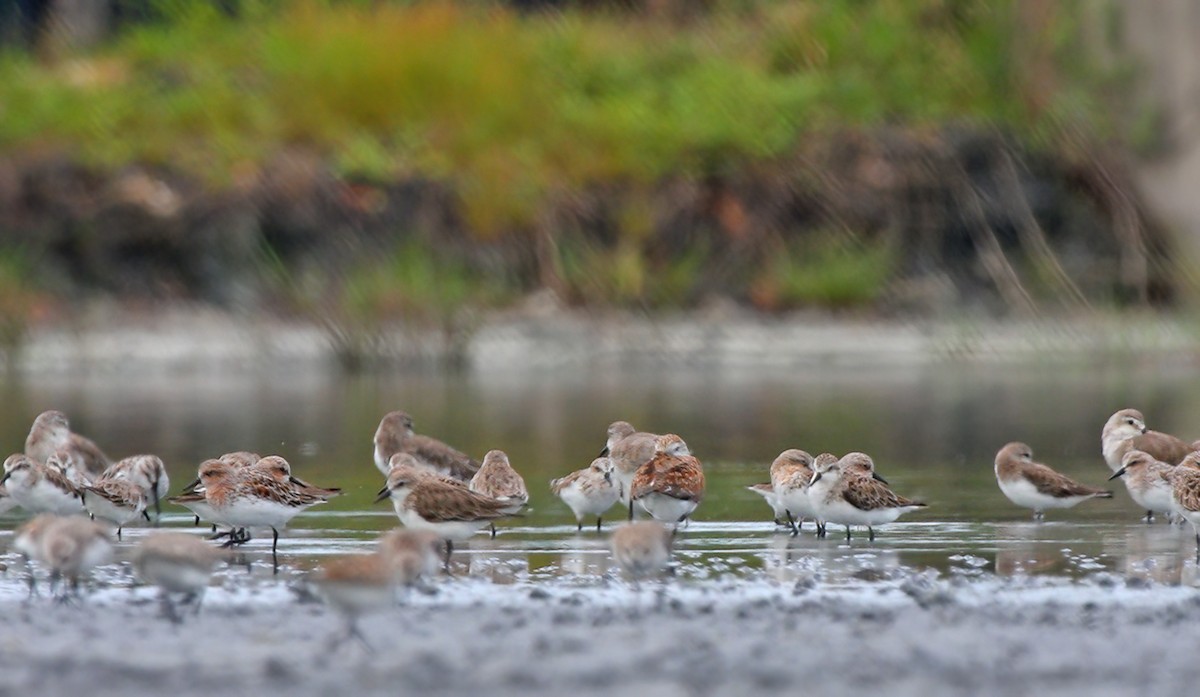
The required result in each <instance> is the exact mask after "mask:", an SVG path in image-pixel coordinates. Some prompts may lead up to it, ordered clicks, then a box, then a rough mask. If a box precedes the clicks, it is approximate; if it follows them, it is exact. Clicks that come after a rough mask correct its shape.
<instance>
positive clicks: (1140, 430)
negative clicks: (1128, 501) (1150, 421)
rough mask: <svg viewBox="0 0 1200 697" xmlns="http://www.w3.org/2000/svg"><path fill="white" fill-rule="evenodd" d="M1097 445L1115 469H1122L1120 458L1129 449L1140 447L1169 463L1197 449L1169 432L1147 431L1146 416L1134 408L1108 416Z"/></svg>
mask: <svg viewBox="0 0 1200 697" xmlns="http://www.w3.org/2000/svg"><path fill="white" fill-rule="evenodd" d="M1100 445H1101V450H1102V452H1103V453H1104V461H1105V462H1106V463H1107V464H1108V468H1109V469H1111V470H1112V471H1114V472H1116V471H1117V470H1119V469H1121V460H1122V459H1123V458H1124V457H1125V453H1127V452H1129V451H1130V450H1141V451H1142V452H1144V453H1146V454H1148V455H1150V457H1152V458H1154V459H1155V460H1161V461H1162V462H1165V463H1167V464H1169V465H1178V464H1179V463H1180V462H1182V461H1183V458H1185V457H1187V455H1188V453H1190V452H1193V451H1195V450H1196V447H1195V445H1194V444H1192V443H1185V442H1184V441H1182V440H1180V439H1179V438H1176V437H1175V436H1172V435H1170V434H1169V433H1162V432H1160V431H1151V430H1147V428H1146V419H1145V418H1143V417H1142V412H1140V411H1138V410H1137V409H1122V410H1120V411H1118V412H1116V413H1115V414H1113V415H1112V416H1110V417H1108V421H1107V422H1105V424H1104V430H1103V431H1101V433H1100Z"/></svg>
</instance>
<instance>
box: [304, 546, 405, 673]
mask: <svg viewBox="0 0 1200 697" xmlns="http://www.w3.org/2000/svg"><path fill="white" fill-rule="evenodd" d="M310 579H311V580H312V582H313V583H314V584H315V585H316V586H317V588H318V589H319V590H320V592H321V595H322V596H324V598H325V601H326V602H327V603H328V604H329V605H330V606H331V607H333V609H334V610H336V611H337V612H338V614H340V615H341V616H342V618H343V619H344V620H345V623H346V629H345V633H344V634H343V635H342V636H340V637H339V636H335V637H333V639H332V640H331V641H330V648H331V649H332V648H334V647H336V646H337V645H339V644H341V643H342V642H344V641H346V640H348V639H350V638H355V639H358V640H359V642H361V643H362V645H363V647H364V648H366V649H367V651H369V652H371V653H374V652H375V649H374V647H372V646H371V643H370V642H369V641H367V638H366V637H365V636H363V634H362V632H361V631H360V630H359V628H358V620H359V619H360V618H361V617H362V616H363V615H365V614H367V613H368V612H375V611H377V610H380V609H383V608H387V607H389V606H391V605H393V604H394V603H395V600H396V580H395V570H394V567H393V564H392V561H391V560H390V559H388V558H386V557H385V556H384V555H382V554H380V553H378V552H375V553H372V554H356V555H353V556H347V557H340V558H337V559H331V560H330V561H327V562H325V563H324V564H323V565H322V566H321V568H320V569H319V570H317V571H316V572H315V573H314V574H313V575H312V576H311V577H310Z"/></svg>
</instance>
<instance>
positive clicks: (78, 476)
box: [42, 448, 103, 489]
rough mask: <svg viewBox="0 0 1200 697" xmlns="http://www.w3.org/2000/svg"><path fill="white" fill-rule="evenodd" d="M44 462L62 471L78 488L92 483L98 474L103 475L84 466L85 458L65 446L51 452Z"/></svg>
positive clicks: (51, 467)
mask: <svg viewBox="0 0 1200 697" xmlns="http://www.w3.org/2000/svg"><path fill="white" fill-rule="evenodd" d="M42 464H44V465H46V467H49V468H50V469H52V470H56V471H58V472H60V473H61V474H62V475H63V476H64V477H66V478H67V481H69V482H71V484H73V485H74V486H75V488H77V489H78V488H79V487H81V486H85V485H87V484H91V483H92V482H93V481H95V480H96V478H97V476H103V475H95V474H92V473H91V472H89V471H88V469H87V467H85V466H84V464H83V460H81V459H80V458H78V457H75V456H74V455H72V454H71V452H70V451H68V450H66V449H65V448H64V449H61V450H56V451H54V452H53V453H51V454H50V457H48V458H46V461H45V462H44V463H42Z"/></svg>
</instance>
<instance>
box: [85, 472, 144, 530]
mask: <svg viewBox="0 0 1200 697" xmlns="http://www.w3.org/2000/svg"><path fill="white" fill-rule="evenodd" d="M79 498H80V499H82V500H83V507H84V508H85V509H87V512H88V513H89V514H90V515H91V516H92V518H99V519H101V520H107V521H108V522H110V523H112V524H113V525H116V526H117V540H120V539H121V528H123V527H124V526H126V525H128V524H129V523H131V522H132V521H134V520H137V518H138V516H145V517H146V518H147V519H149V516H148V515H146V492H145V491H143V490H142V488H141V487H140V486H138V485H137V484H134V483H133V482H132V481H130V480H128V479H116V478H113V477H101V478H99V479H97V480H96V481H95V482H93V483H92V484H89V485H86V486H84V487H83V488H81V489H80V490H79Z"/></svg>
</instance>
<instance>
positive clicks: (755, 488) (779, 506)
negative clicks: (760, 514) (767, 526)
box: [746, 482, 791, 527]
mask: <svg viewBox="0 0 1200 697" xmlns="http://www.w3.org/2000/svg"><path fill="white" fill-rule="evenodd" d="M746 490H747V491H752V492H754V493H756V494H758V495H759V496H761V497H763V501H766V502H767V505H768V506H770V507H771V516H772V517H773V518H774V522H775V524H776V525H785V526H788V527H791V526H790V524H789V523H788V520H787V516H788V512H787V508H786V507H784V505H783V503H782V502H781V501H780V500H779V497H778V496H776V495H775V487H774V486H773V485H772V484H771V482H762V483H759V484H751V485H749V486H747V487H746Z"/></svg>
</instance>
